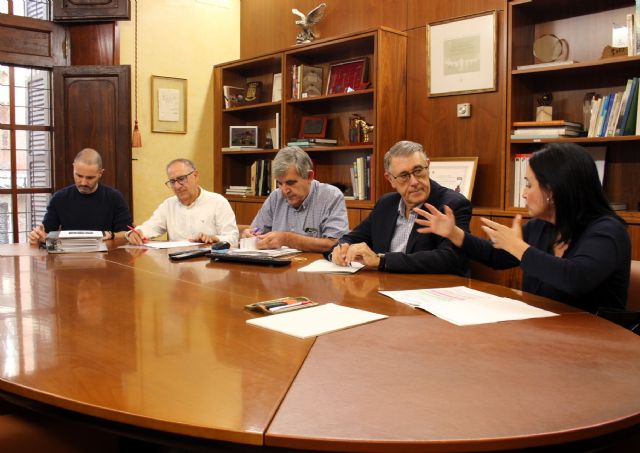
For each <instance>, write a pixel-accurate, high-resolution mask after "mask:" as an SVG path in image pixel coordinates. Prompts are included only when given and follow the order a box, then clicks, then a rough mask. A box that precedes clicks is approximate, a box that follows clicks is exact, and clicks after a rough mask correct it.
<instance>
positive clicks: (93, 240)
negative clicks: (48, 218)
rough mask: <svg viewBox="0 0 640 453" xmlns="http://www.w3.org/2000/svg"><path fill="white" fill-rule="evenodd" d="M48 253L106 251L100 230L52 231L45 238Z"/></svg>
mask: <svg viewBox="0 0 640 453" xmlns="http://www.w3.org/2000/svg"><path fill="white" fill-rule="evenodd" d="M45 244H46V248H47V251H48V252H49V253H84V252H106V251H107V246H106V245H105V244H104V242H102V231H87V230H75V231H71V230H65V231H52V232H50V233H49V234H47V238H46V240H45Z"/></svg>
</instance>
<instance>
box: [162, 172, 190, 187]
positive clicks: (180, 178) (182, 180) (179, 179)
mask: <svg viewBox="0 0 640 453" xmlns="http://www.w3.org/2000/svg"><path fill="white" fill-rule="evenodd" d="M194 171H195V170H191V172H190V173H187V174H186V175H182V176H178V177H177V178H176V179H170V180H168V181H165V183H164V184H165V185H166V186H167V187H168V188H169V189H171V188H172V187H173V186H175V185H176V184H180V185H183V184H184V183H185V182H187V178H188V177H189V176H190V175H191V174H192V173H193V172H194Z"/></svg>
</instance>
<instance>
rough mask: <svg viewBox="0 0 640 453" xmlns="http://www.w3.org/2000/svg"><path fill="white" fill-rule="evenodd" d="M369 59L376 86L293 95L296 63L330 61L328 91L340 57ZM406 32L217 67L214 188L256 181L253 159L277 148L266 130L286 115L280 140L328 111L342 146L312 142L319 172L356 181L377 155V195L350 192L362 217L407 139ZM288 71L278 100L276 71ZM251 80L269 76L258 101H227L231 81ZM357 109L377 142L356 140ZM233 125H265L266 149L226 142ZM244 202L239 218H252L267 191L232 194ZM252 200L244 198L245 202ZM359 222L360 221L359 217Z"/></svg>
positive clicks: (352, 212) (261, 139)
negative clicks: (393, 152)
mask: <svg viewBox="0 0 640 453" xmlns="http://www.w3.org/2000/svg"><path fill="white" fill-rule="evenodd" d="M354 59H366V61H367V66H368V67H367V75H368V81H369V82H370V83H369V85H368V86H366V87H364V88H361V89H357V90H355V91H351V92H348V93H335V94H322V95H320V96H315V97H306V98H292V67H293V66H294V65H311V66H316V67H322V68H323V90H322V92H323V93H326V87H327V83H328V76H329V68H330V66H331V65H332V64H335V63H340V62H344V61H350V60H354ZM405 62H406V34H405V33H403V32H399V31H396V30H392V29H389V28H384V27H381V28H376V29H372V30H367V31H363V32H358V33H352V34H348V35H344V36H339V37H336V38H332V39H325V40H318V41H315V42H313V43H311V44H307V45H302V46H295V47H290V48H287V49H283V50H281V51H279V52H274V53H272V54H268V55H263V56H260V57H256V58H251V59H246V60H237V61H233V62H229V63H224V64H220V65H216V66H215V67H214V150H213V152H214V189H215V191H216V192H219V193H221V194H224V192H225V189H226V188H227V187H228V186H229V185H248V184H249V182H250V167H251V164H252V163H253V162H254V161H255V160H258V159H269V158H272V156H275V153H276V152H277V151H278V150H277V149H264V145H265V133H266V131H268V130H269V129H270V128H273V127H275V126H276V123H275V118H276V113H277V114H278V115H279V118H280V125H279V126H280V145H281V146H286V143H287V141H288V140H289V139H291V138H294V137H298V135H299V130H300V123H301V119H302V118H303V117H309V116H323V117H326V118H327V134H326V137H327V138H333V139H336V140H337V144H336V146H314V147H309V148H305V150H306V151H307V153H308V154H309V155H310V157H311V159H312V160H313V163H314V169H315V173H316V179H318V180H319V181H321V182H325V183H331V184H335V185H337V186H342V187H345V186H346V187H351V178H350V168H351V166H352V164H353V162H354V161H355V160H356V158H358V157H365V158H366V157H370V160H371V171H370V196H369V197H368V198H367V199H366V200H347V208H348V210H349V217H350V219H351V220H353V221H355V222H357V221H359V220H360V219H361V218H363V215H365V214H366V213H367V212H368V211H369V210H370V209H371V208H372V207H373V205H374V203H375V200H376V199H377V198H378V197H379V196H380V195H381V194H382V193H384V192H386V191H389V190H390V187H389V185H388V183H387V182H386V181H385V180H384V178H383V173H384V168H383V156H384V153H385V152H386V151H387V150H388V149H389V147H391V145H393V144H394V143H395V142H397V141H398V140H402V139H404V138H405V137H404V135H405V120H406V118H405V117H406V88H405V86H406V68H405ZM277 72H280V73H281V74H282V99H281V100H280V101H278V102H272V101H271V95H272V88H273V74H275V73H277ZM250 81H260V82H261V83H262V89H261V94H260V95H261V98H260V99H259V101H258V102H257V103H255V104H249V105H241V106H235V107H230V108H225V100H224V95H223V86H224V85H231V86H238V87H244V86H246V84H247V83H248V82H250ZM353 114H358V115H360V116H361V117H363V118H364V119H365V120H366V121H367V122H368V123H370V124H372V125H373V126H374V132H373V134H372V140H371V141H370V143H360V144H352V143H350V140H349V119H350V118H351V117H352V115H353ZM229 126H258V131H259V132H258V146H259V148H258V149H254V150H251V149H238V150H226V151H223V148H228V147H229V146H230V143H229ZM228 198H229V200H230V201H232V202H233V204H234V206H235V208H236V216H237V217H238V223H240V224H247V223H249V222H250V221H251V220H252V219H253V216H254V215H255V213H256V212H257V210H258V209H259V207H260V202H261V201H264V199H265V197H238V196H234V197H232V196H229V197H228ZM243 204H244V205H243ZM352 226H354V225H352Z"/></svg>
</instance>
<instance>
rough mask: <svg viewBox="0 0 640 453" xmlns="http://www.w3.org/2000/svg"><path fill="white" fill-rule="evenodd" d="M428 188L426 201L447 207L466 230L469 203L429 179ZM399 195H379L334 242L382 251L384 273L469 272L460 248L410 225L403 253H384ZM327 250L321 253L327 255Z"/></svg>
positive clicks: (386, 248)
mask: <svg viewBox="0 0 640 453" xmlns="http://www.w3.org/2000/svg"><path fill="white" fill-rule="evenodd" d="M430 182H431V191H430V193H429V198H428V199H427V202H428V203H430V204H432V205H434V206H435V207H436V208H438V209H439V210H441V211H442V210H443V209H444V205H447V206H449V207H450V208H451V209H452V210H453V212H454V214H455V216H456V224H457V225H458V226H459V227H460V228H462V229H463V230H464V231H469V222H470V221H471V202H470V201H469V200H467V199H466V198H465V197H464V196H462V195H460V194H459V193H458V192H454V191H453V190H451V189H447V188H446V187H442V186H441V185H440V184H438V183H437V182H435V181H433V180H430ZM398 203H400V194H399V193H397V192H393V193H388V194H385V195H383V196H382V197H380V199H379V200H378V202H377V203H376V205H375V206H374V208H373V211H371V214H369V216H368V217H367V218H366V219H365V220H363V221H362V223H361V224H360V225H358V226H357V227H356V228H354V229H353V230H352V231H351V232H350V233H347V234H346V235H344V236H342V238H340V240H339V241H338V243H345V242H346V243H348V244H356V243H360V242H365V243H366V244H367V245H368V246H369V247H370V248H371V249H372V250H373V251H374V252H376V253H385V266H384V270H385V271H387V272H403V273H410V272H411V273H427V274H458V275H463V276H467V275H468V274H469V270H468V263H467V259H466V257H465V256H464V254H463V253H462V251H461V250H460V249H459V248H458V247H456V246H455V245H453V244H452V243H451V241H449V240H448V239H444V238H442V237H440V236H437V235H435V234H420V233H418V232H417V231H416V229H417V228H419V227H420V225H418V224H417V223H415V224H414V225H413V229H412V230H411V234H410V235H409V240H408V241H407V248H406V253H401V252H388V251H389V246H390V244H391V239H392V238H393V232H394V230H395V227H396V220H397V218H398ZM329 254H330V252H327V253H326V254H325V256H327V257H328V256H329Z"/></svg>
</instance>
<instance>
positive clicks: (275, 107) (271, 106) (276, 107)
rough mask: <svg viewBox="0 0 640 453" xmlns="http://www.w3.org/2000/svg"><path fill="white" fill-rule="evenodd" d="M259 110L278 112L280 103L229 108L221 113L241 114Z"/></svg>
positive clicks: (261, 103) (262, 103) (263, 103)
mask: <svg viewBox="0 0 640 453" xmlns="http://www.w3.org/2000/svg"><path fill="white" fill-rule="evenodd" d="M260 109H272V110H279V109H280V102H260V103H259V104H247V105H241V106H238V107H229V108H227V109H223V110H222V111H223V112H225V113H228V112H241V111H243V110H260Z"/></svg>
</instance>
